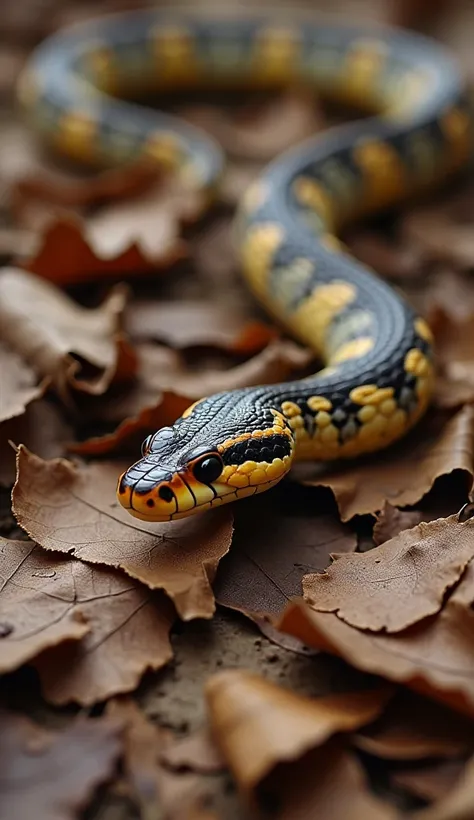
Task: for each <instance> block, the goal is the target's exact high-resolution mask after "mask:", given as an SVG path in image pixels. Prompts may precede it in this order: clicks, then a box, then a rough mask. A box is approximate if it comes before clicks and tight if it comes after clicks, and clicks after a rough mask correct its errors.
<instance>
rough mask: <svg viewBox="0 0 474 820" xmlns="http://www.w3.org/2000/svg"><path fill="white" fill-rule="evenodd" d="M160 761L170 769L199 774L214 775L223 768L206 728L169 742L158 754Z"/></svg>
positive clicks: (220, 756) (222, 762)
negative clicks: (187, 770) (186, 770)
mask: <svg viewBox="0 0 474 820" xmlns="http://www.w3.org/2000/svg"><path fill="white" fill-rule="evenodd" d="M160 760H161V762H162V763H163V764H164V765H166V766H168V767H169V768H170V769H176V770H183V769H189V770H190V771H192V772H197V773H199V774H215V773H216V772H220V771H222V769H224V768H225V764H224V761H223V759H222V755H221V754H220V752H219V749H218V748H217V746H216V744H215V742H214V740H213V738H212V736H211V733H210V731H209V728H208V727H207V726H202V727H201V729H198V730H197V731H196V732H193V733H192V734H190V735H186V736H185V737H181V738H178V739H176V740H173V741H172V742H170V743H169V744H168V745H167V746H166V747H165V748H164V749H163V751H162V753H161V754H160Z"/></svg>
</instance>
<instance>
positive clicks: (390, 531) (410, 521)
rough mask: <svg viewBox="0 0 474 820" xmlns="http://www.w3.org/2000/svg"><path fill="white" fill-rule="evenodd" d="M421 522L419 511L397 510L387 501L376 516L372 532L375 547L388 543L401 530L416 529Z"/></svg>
mask: <svg viewBox="0 0 474 820" xmlns="http://www.w3.org/2000/svg"><path fill="white" fill-rule="evenodd" d="M422 520H423V513H422V512H420V510H399V509H397V507H392V505H391V504H389V503H388V501H387V502H386V503H385V506H384V508H383V510H382V511H381V512H380V513H378V514H377V519H376V521H375V524H374V529H373V531H372V538H373V539H374V544H375V546H376V547H378V546H380V544H384V543H385V541H390V539H391V538H395V536H396V535H398V534H399V533H401V532H402V531H403V530H409V529H411V527H416V525H417V524H419V523H420V521H422Z"/></svg>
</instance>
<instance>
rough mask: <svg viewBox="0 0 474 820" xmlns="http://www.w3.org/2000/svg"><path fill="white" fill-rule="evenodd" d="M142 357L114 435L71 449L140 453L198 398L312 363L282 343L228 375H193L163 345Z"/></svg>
mask: <svg viewBox="0 0 474 820" xmlns="http://www.w3.org/2000/svg"><path fill="white" fill-rule="evenodd" d="M137 353H138V358H139V382H138V384H137V386H136V388H135V389H134V390H133V391H132V392H131V393H130V394H128V395H127V396H125V397H124V398H123V400H121V401H120V402H117V401H115V402H114V408H113V410H114V417H116V416H117V415H119V416H120V418H121V419H123V418H124V417H125V421H121V423H120V425H119V427H118V428H117V429H116V430H115V431H114V432H113V433H109V434H106V435H104V436H98V437H96V438H92V439H90V440H88V441H85V442H81V443H80V444H77V445H75V446H74V448H71V450H73V451H74V452H76V453H80V454H81V455H103V454H105V453H110V452H116V451H117V450H120V451H123V450H124V449H126V450H127V452H128V451H129V450H132V451H133V452H135V453H136V452H138V448H139V446H140V444H141V442H142V441H143V439H144V438H145V437H146V436H147V435H148V433H150V432H153V431H154V430H157V429H159V428H160V427H162V426H163V425H168V424H172V423H173V422H174V421H176V419H177V418H178V416H180V415H181V414H182V413H183V412H184V410H185V409H186V408H187V407H189V405H190V404H191V403H192V402H193V401H195V400H196V399H200V398H202V397H203V396H209V395H212V394H213V393H219V392H220V391H224V390H234V389H238V388H240V387H249V386H252V385H256V384H274V383H275V382H278V381H284V380H285V379H287V378H289V376H290V375H293V374H294V372H295V370H297V369H298V368H303V367H304V366H305V365H307V364H308V362H309V361H310V360H311V358H312V356H311V354H310V353H309V352H308V351H306V350H304V349H303V348H300V347H298V346H297V345H295V344H294V343H293V342H289V341H284V340H280V339H277V340H275V341H274V342H271V343H270V344H269V345H268V347H266V348H265V349H264V350H263V351H262V352H261V353H259V354H258V355H257V356H254V357H253V358H252V359H249V360H248V361H246V362H244V363H243V364H241V365H238V366H237V367H233V368H230V369H228V370H211V371H202V372H196V371H192V370H188V369H187V368H185V367H184V365H183V363H182V361H181V359H180V358H179V355H178V354H177V353H176V352H175V351H172V350H169V349H167V348H163V347H160V346H158V345H151V344H150V345H145V344H143V345H140V347H139V348H138V350H137ZM130 437H133V438H132V440H131V441H129V439H130Z"/></svg>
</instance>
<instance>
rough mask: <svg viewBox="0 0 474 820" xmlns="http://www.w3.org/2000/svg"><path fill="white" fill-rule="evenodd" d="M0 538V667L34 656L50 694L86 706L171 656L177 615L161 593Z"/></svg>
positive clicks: (123, 688)
mask: <svg viewBox="0 0 474 820" xmlns="http://www.w3.org/2000/svg"><path fill="white" fill-rule="evenodd" d="M0 543H1V548H2V552H1V562H2V575H3V577H4V578H6V579H7V580H6V581H5V584H4V586H3V589H2V591H1V592H0V600H1V602H2V603H1V605H0V608H1V612H2V615H1V627H2V629H3V634H2V635H1V637H2V638H3V640H2V647H3V658H2V663H1V666H0V669H1V671H9V670H11V669H14V668H17V667H18V666H20V665H21V664H23V663H26V662H27V661H31V660H32V659H36V660H35V666H36V668H37V669H38V672H39V675H40V678H41V684H42V689H43V694H44V696H45V697H46V699H47V700H49V701H50V702H52V703H55V704H59V705H62V704H64V703H70V702H76V703H80V704H82V705H86V706H87V705H90V704H93V703H96V702H97V701H100V700H103V699H105V698H107V697H110V696H111V695H115V694H117V693H118V692H128V691H130V690H131V689H134V688H135V687H136V686H137V684H138V682H139V681H140V678H141V677H142V675H143V673H144V672H145V671H146V670H147V669H159V668H161V667H162V666H164V665H165V664H166V663H167V662H168V661H169V660H170V658H171V656H172V652H171V646H170V643H169V637H168V633H169V631H170V629H171V626H172V624H173V621H174V619H175V615H174V612H173V607H172V606H171V604H170V602H169V601H168V600H167V599H166V598H165V596H164V595H158V594H156V595H154V594H151V593H150V592H149V591H148V590H146V589H145V588H144V587H142V586H140V585H139V584H136V583H135V582H133V581H130V579H128V578H126V577H125V576H123V575H121V574H119V573H117V572H114V571H111V570H104V569H102V568H100V567H94V566H89V565H87V564H84V563H82V562H81V561H76V560H74V559H71V558H69V557H68V558H65V557H62V556H61V557H58V556H57V555H54V554H53V555H48V554H47V553H45V552H44V551H43V550H41V549H39V548H38V547H35V545H34V544H31V543H29V542H24V541H6V540H5V539H2V541H1V542H0ZM80 639H82V640H80ZM64 641H69V642H71V641H74V643H68V644H67V645H65V644H64V643H63V642H64ZM59 644H61V645H60V646H59ZM52 647H54V648H52ZM41 652H42V653H43V654H42V655H40V653H41ZM38 656H39V657H38Z"/></svg>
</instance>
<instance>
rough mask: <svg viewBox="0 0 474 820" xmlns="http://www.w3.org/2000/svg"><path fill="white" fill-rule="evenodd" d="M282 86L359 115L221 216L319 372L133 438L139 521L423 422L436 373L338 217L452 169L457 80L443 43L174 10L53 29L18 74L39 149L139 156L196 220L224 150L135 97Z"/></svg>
mask: <svg viewBox="0 0 474 820" xmlns="http://www.w3.org/2000/svg"><path fill="white" fill-rule="evenodd" d="M289 87H291V88H304V89H314V91H315V92H316V91H317V94H318V95H320V96H321V98H322V99H324V98H327V99H328V100H333V101H335V102H336V103H342V104H344V105H349V106H351V107H355V108H356V109H357V110H358V111H360V114H361V116H360V117H358V118H357V119H354V120H352V121H348V122H346V123H343V124H341V125H335V126H333V127H330V128H328V129H327V130H326V131H324V132H322V133H317V134H315V135H313V136H312V137H310V138H309V139H306V140H305V141H304V142H301V143H300V144H298V145H296V146H292V147H291V148H290V149H288V150H286V151H285V152H284V153H282V154H280V155H279V156H277V157H276V158H275V159H274V160H273V161H271V162H270V163H269V164H268V165H267V166H266V167H265V168H264V169H263V171H261V172H258V174H257V175H256V178H255V179H254V180H252V181H251V182H250V184H249V186H248V187H247V190H246V191H245V193H244V195H243V196H242V198H241V200H240V201H239V203H238V206H237V209H236V214H235V221H234V238H235V247H236V251H237V257H238V264H239V267H240V269H241V272H242V275H243V277H244V280H245V281H246V283H247V285H248V287H249V289H250V291H251V293H252V294H253V295H254V297H255V299H256V300H257V302H259V303H260V304H261V305H262V306H263V307H264V308H265V309H266V310H267V311H268V313H269V315H270V316H271V317H272V318H274V319H275V320H276V321H278V322H280V323H281V325H282V327H283V328H284V329H285V330H287V331H288V332H289V333H290V334H292V335H293V336H294V337H295V339H297V340H298V341H300V342H301V343H303V344H304V345H306V346H308V347H309V348H310V349H311V350H312V351H313V352H314V353H315V355H316V356H318V357H319V359H320V360H321V363H322V369H321V370H319V371H318V372H317V373H315V374H313V375H311V376H308V377H304V378H300V379H296V380H293V381H287V382H284V383H281V384H270V385H268V384H266V385H257V386H252V387H247V388H241V389H236V390H230V391H226V392H220V393H218V394H215V395H211V396H207V397H205V398H201V399H200V400H198V401H196V402H194V403H193V404H192V405H191V406H190V407H189V408H188V409H187V410H185V412H184V413H183V414H182V416H181V417H180V418H178V419H177V420H176V421H175V422H174V423H173V424H172V425H170V426H166V427H163V428H161V429H159V430H157V431H156V432H153V433H152V434H150V435H149V436H148V437H147V438H146V439H145V441H144V442H143V445H142V450H141V454H140V457H139V458H138V460H137V461H136V462H135V463H134V464H132V465H131V466H130V467H129V468H128V469H127V470H125V472H123V473H122V474H121V475H120V476H119V478H118V483H117V490H116V494H117V499H118V501H119V503H120V505H122V507H124V508H125V509H126V510H127V511H128V512H129V513H130V514H131V515H133V516H134V517H136V518H138V519H140V520H142V521H157V522H163V521H176V520H179V519H182V518H184V517H187V516H189V515H193V514H195V513H203V512H206V511H208V510H211V509H213V508H216V507H219V506H221V505H222V504H226V503H228V502H234V501H236V500H237V499H241V498H245V497H248V496H253V495H255V494H257V493H260V492H263V491H266V490H269V489H270V488H272V487H273V486H275V485H276V484H277V483H278V482H280V481H281V480H282V479H283V478H284V476H286V475H287V473H288V472H289V470H290V468H291V466H292V464H293V463H294V461H295V460H314V461H317V462H326V461H327V462H336V463H338V462H339V460H341V461H342V464H346V463H347V461H346V459H352V458H356V457H358V456H364V455H366V454H368V453H372V452H375V451H379V450H382V449H383V448H386V447H388V446H389V445H391V444H394V443H395V442H397V441H398V440H399V439H401V438H402V437H403V436H405V434H406V433H407V432H408V431H409V430H411V429H412V428H413V427H414V425H415V424H416V423H417V422H418V421H419V420H420V419H421V418H422V417H423V416H424V414H425V411H426V410H427V408H428V406H429V405H430V403H431V399H432V394H433V385H434V376H435V369H436V368H435V352H434V344H433V337H432V333H431V331H430V328H429V326H428V324H427V322H426V321H425V319H424V318H423V317H422V316H421V315H419V314H418V313H417V312H416V311H415V310H414V308H413V307H412V306H411V305H410V304H409V303H408V301H407V300H406V298H405V297H404V296H403V295H402V294H401V293H399V292H398V290H396V288H395V287H394V286H393V285H391V284H389V283H388V282H386V281H384V280H383V279H382V278H381V277H379V276H378V275H377V273H376V272H375V271H374V270H371V269H370V268H369V267H367V266H365V265H364V264H362V263H361V262H360V261H358V260H357V259H356V258H355V257H354V256H353V255H352V254H351V253H350V252H349V250H348V248H347V247H346V246H345V244H344V243H343V242H342V241H341V239H340V238H339V237H340V235H341V230H342V229H344V228H345V227H346V226H347V225H348V224H349V223H351V222H353V221H355V220H359V219H361V218H364V217H366V216H368V215H374V214H378V213H379V212H381V211H383V210H385V209H388V208H393V207H395V206H398V205H401V204H403V203H406V202H409V201H410V200H411V199H412V198H413V197H416V196H419V195H430V193H431V192H432V191H433V189H434V188H436V186H438V185H440V184H441V183H442V182H443V181H444V180H447V179H448V178H449V177H450V176H452V175H455V174H456V173H459V172H460V171H461V170H462V168H463V167H464V166H465V165H466V164H467V163H468V161H469V158H470V148H471V139H472V126H473V118H472V114H471V111H470V106H469V96H468V91H467V88H466V83H465V80H464V78H463V74H462V71H461V69H460V67H459V65H458V63H457V60H456V58H455V56H454V55H453V54H451V52H450V50H449V49H447V48H446V47H444V46H442V45H441V43H439V42H438V41H436V40H434V39H431V38H428V37H425V36H424V35H421V34H419V33H415V32H412V31H408V30H404V29H399V28H395V27H391V26H383V25H379V24H377V25H375V24H372V25H366V24H365V23H364V24H363V25H362V24H360V23H358V22H357V23H356V22H346V21H343V22H341V20H340V18H337V19H336V18H334V17H324V18H323V17H321V16H320V15H318V16H317V17H316V16H315V15H314V14H311V15H308V16H307V17H305V18H304V19H299V17H298V16H297V15H296V14H293V13H291V15H288V14H287V15H286V16H283V15H279V14H273V13H268V12H266V13H251V12H250V11H249V12H245V14H242V13H240V12H239V13H238V14H232V13H230V12H227V13H222V14H218V13H217V12H216V11H215V10H214V11H213V12H212V14H207V15H205V14H202V13H201V11H200V12H199V14H197V13H196V12H195V11H194V12H193V10H192V9H191V10H188V9H184V10H178V9H176V8H172V9H171V8H170V9H160V10H155V9H142V10H135V11H126V12H119V13H115V14H112V15H106V16H100V17H97V18H94V19H92V20H88V21H86V22H80V23H77V24H76V25H72V26H69V27H68V28H64V29H60V30H58V31H57V32H55V33H53V34H51V35H49V37H47V38H46V39H45V40H44V41H43V42H41V43H40V44H39V45H37V46H36V47H35V49H34V50H33V52H32V54H31V55H30V57H29V58H28V61H27V63H26V65H25V67H24V70H23V72H22V74H21V76H20V79H19V83H18V98H19V101H20V104H21V107H22V109H23V112H24V115H25V117H26V120H27V122H29V123H30V124H31V127H32V128H33V129H35V131H36V133H37V135H38V136H39V137H40V138H41V139H43V140H44V141H45V142H46V143H47V144H48V145H49V147H50V148H52V149H53V150H55V151H58V152H59V153H61V154H63V155H65V156H67V157H69V158H71V159H74V160H76V161H79V162H83V163H87V164H89V165H91V166H93V167H96V168H97V167H103V168H106V167H115V166H116V167H118V166H120V165H125V164H127V163H130V162H133V161H135V160H136V159H137V158H146V159H147V160H149V161H151V162H156V163H158V164H159V165H161V166H163V167H166V168H168V169H172V171H173V173H174V174H176V176H177V178H178V179H179V180H180V183H182V184H183V185H186V186H189V190H191V189H192V190H193V191H197V192H199V193H200V194H201V195H202V201H203V203H204V204H203V208H204V209H206V208H207V206H208V204H209V203H211V202H212V200H213V199H214V198H215V197H216V196H217V195H218V192H219V188H220V185H221V181H222V177H223V174H224V171H225V157H224V155H223V151H222V149H221V148H220V146H219V145H218V144H217V143H216V142H215V141H214V140H213V139H211V137H210V136H208V135H207V134H206V133H205V132H204V131H203V130H200V129H199V128H197V127H195V126H194V125H192V124H191V123H189V122H186V121H185V120H184V119H182V118H180V117H176V116H174V115H172V114H168V113H163V112H161V111H157V110H155V109H154V108H153V107H150V105H147V104H146V101H145V103H144V102H143V99H144V97H146V95H147V94H153V93H160V94H161V93H163V94H169V93H171V94H173V93H176V92H177V91H181V90H183V91H194V90H201V91H203V90H210V89H217V90H218V91H219V92H222V93H225V92H227V93H230V92H231V91H234V90H236V89H237V90H243V91H246V90H256V91H260V90H261V91H265V92H267V91H280V90H282V89H285V88H289ZM137 455H138V454H137Z"/></svg>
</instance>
